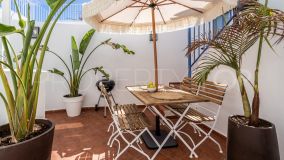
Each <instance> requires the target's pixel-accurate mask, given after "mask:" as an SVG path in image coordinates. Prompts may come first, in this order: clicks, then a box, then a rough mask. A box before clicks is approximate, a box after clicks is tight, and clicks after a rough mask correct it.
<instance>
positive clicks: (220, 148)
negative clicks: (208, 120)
mask: <svg viewBox="0 0 284 160" xmlns="http://www.w3.org/2000/svg"><path fill="white" fill-rule="evenodd" d="M215 124H216V123H215ZM215 124H214V125H213V127H212V129H211V130H210V131H209V132H208V133H206V132H205V131H204V130H203V129H201V128H200V127H199V126H198V125H196V124H193V125H194V126H195V127H196V128H197V129H198V130H199V131H200V132H202V133H203V134H204V135H205V137H204V138H203V139H202V140H201V141H200V142H199V143H198V144H197V145H196V146H195V148H194V149H196V148H197V147H199V146H200V145H201V144H202V143H203V142H204V141H205V140H206V139H208V138H209V139H210V140H212V141H213V142H214V143H215V144H216V145H217V146H218V148H219V152H220V153H223V150H222V147H221V145H220V143H219V142H217V141H216V140H215V139H214V138H213V137H211V133H212V132H213V130H214V128H215Z"/></svg>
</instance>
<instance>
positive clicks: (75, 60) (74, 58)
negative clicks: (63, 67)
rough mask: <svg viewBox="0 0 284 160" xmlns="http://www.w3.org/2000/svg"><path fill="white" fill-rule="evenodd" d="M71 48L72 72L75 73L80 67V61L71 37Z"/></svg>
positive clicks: (74, 42)
mask: <svg viewBox="0 0 284 160" xmlns="http://www.w3.org/2000/svg"><path fill="white" fill-rule="evenodd" d="M71 47H72V64H73V68H74V71H76V70H78V69H79V67H80V59H79V50H78V47H77V43H76V40H75V37H74V36H72V38H71Z"/></svg>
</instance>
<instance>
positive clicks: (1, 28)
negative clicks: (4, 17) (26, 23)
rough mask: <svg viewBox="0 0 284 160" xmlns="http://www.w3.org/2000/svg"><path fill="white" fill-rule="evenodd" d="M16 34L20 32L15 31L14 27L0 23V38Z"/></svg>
mask: <svg viewBox="0 0 284 160" xmlns="http://www.w3.org/2000/svg"><path fill="white" fill-rule="evenodd" d="M18 32H20V30H17V28H16V27H14V26H9V25H6V24H2V23H0V36H1V37H3V36H6V35H9V34H13V33H18Z"/></svg>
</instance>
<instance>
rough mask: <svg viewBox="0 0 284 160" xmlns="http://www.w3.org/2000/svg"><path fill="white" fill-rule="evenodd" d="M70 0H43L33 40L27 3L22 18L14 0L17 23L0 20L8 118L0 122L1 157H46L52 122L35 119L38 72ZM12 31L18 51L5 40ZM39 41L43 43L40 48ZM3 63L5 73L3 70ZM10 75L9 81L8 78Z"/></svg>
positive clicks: (4, 159) (44, 159)
mask: <svg viewBox="0 0 284 160" xmlns="http://www.w3.org/2000/svg"><path fill="white" fill-rule="evenodd" d="M74 1H75V0H72V1H68V3H67V4H65V2H66V0H46V2H47V4H48V5H49V7H50V10H51V11H50V14H49V15H48V17H47V19H46V21H45V22H44V24H43V26H42V29H41V31H40V33H39V35H38V37H37V38H36V39H35V41H32V40H31V39H32V34H33V29H34V27H35V21H34V20H31V19H30V11H29V10H30V7H29V6H27V7H28V14H27V15H28V16H27V20H26V21H25V20H23V18H22V17H21V13H20V11H19V7H18V4H17V1H16V0H14V3H15V6H16V10H17V13H18V17H19V27H18V28H16V27H15V26H10V25H6V24H0V36H1V40H2V44H3V48H4V51H5V58H6V59H5V60H1V61H0V63H1V65H0V77H1V81H2V85H3V88H4V92H5V94H4V93H0V97H1V99H2V100H3V102H4V104H5V107H6V112H7V117H8V122H9V124H6V125H3V126H0V159H1V160H19V159H23V160H27V159H34V160H48V159H50V156H51V149H52V142H53V134H54V124H53V123H52V122H51V121H49V120H36V112H37V105H38V96H39V85H40V76H41V71H42V64H43V61H44V57H45V51H46V48H47V45H48V42H49V39H50V37H51V35H52V31H53V29H54V27H55V25H56V23H57V21H58V19H59V18H60V16H61V15H62V13H63V12H64V11H65V9H66V8H67V7H69V6H70V5H71V4H72V3H73V2H74ZM0 2H2V1H0ZM63 4H65V5H64V6H63ZM12 34H18V35H20V36H21V40H22V41H23V48H22V50H21V51H19V52H17V51H16V50H15V49H14V48H13V46H14V45H19V44H11V43H10V42H9V40H8V37H7V36H9V35H12ZM42 43H43V47H42V48H40V46H41V44H42ZM4 67H6V68H7V70H8V71H9V72H8V73H9V74H6V73H5V71H4ZM10 78H11V81H12V82H11V83H10V82H9V81H8V79H10Z"/></svg>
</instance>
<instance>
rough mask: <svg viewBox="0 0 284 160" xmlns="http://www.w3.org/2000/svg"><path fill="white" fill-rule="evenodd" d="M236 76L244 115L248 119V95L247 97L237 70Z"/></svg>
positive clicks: (249, 110) (249, 108)
mask: <svg viewBox="0 0 284 160" xmlns="http://www.w3.org/2000/svg"><path fill="white" fill-rule="evenodd" d="M236 75H237V79H238V82H239V87H240V91H241V96H242V102H243V109H244V115H245V117H246V118H250V116H251V107H250V103H249V99H248V95H247V91H246V88H245V85H244V80H243V78H242V74H241V71H240V70H237V71H236Z"/></svg>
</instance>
